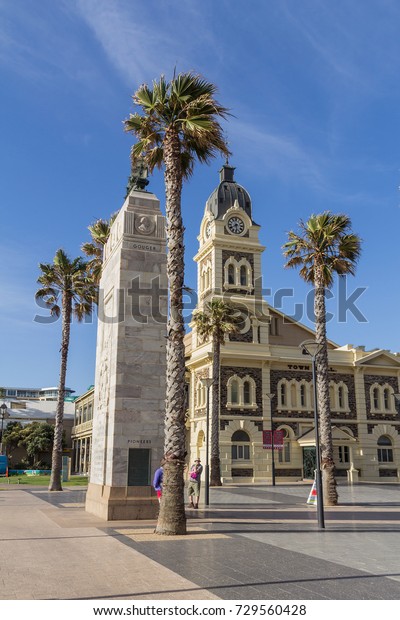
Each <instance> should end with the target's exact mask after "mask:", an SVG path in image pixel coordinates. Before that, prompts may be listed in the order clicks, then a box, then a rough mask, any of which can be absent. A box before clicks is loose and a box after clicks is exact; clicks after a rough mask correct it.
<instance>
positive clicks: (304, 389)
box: [300, 384, 306, 407]
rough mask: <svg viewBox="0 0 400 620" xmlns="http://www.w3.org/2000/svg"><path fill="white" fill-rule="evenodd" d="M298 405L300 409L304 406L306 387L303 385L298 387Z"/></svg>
mask: <svg viewBox="0 0 400 620" xmlns="http://www.w3.org/2000/svg"><path fill="white" fill-rule="evenodd" d="M300 404H301V406H302V407H305V406H306V386H305V385H304V384H302V385H301V386H300Z"/></svg>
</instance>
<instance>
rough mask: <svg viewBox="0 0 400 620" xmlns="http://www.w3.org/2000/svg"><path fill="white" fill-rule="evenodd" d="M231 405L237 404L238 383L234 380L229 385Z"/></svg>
mask: <svg viewBox="0 0 400 620" xmlns="http://www.w3.org/2000/svg"><path fill="white" fill-rule="evenodd" d="M231 403H232V404H233V405H238V404H239V382H238V381H237V380H236V379H234V380H233V381H232V383H231Z"/></svg>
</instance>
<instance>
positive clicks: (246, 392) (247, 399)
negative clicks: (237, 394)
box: [243, 381, 251, 405]
mask: <svg viewBox="0 0 400 620" xmlns="http://www.w3.org/2000/svg"><path fill="white" fill-rule="evenodd" d="M243 402H244V404H245V405H250V404H251V394H250V382H249V381H245V382H244V383H243Z"/></svg>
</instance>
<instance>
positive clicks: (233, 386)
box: [226, 375, 257, 409]
mask: <svg viewBox="0 0 400 620" xmlns="http://www.w3.org/2000/svg"><path fill="white" fill-rule="evenodd" d="M226 388H227V407H228V408H230V407H236V408H247V409H256V408H257V399H256V383H255V381H254V379H253V378H252V377H250V376H249V375H246V376H245V377H238V376H237V375H233V376H232V377H230V379H228V382H227V385H226Z"/></svg>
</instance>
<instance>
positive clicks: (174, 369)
mask: <svg viewBox="0 0 400 620" xmlns="http://www.w3.org/2000/svg"><path fill="white" fill-rule="evenodd" d="M180 157H181V156H180V142H179V137H178V135H177V134H176V132H175V131H174V130H173V129H170V130H168V131H167V132H166V136H165V140H164V161H165V188H166V216H167V238H168V254H167V277H168V283H169V298H170V308H169V317H168V324H167V336H168V338H167V376H166V384H167V385H166V388H167V392H166V402H165V440H164V451H165V454H164V458H165V465H164V479H163V494H162V500H161V504H160V513H159V516H158V522H157V527H156V530H155V531H156V534H165V535H178V534H186V515H185V503H184V481H183V471H184V465H185V349H184V344H183V337H184V335H185V327H184V321H183V313H182V308H183V304H182V290H183V285H184V268H185V264H184V249H185V248H184V239H183V237H184V234H183V233H184V227H183V222H182V213H181V193H182V179H183V176H182V168H181V158H180Z"/></svg>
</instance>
